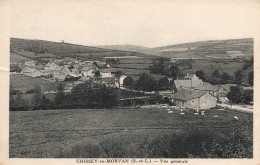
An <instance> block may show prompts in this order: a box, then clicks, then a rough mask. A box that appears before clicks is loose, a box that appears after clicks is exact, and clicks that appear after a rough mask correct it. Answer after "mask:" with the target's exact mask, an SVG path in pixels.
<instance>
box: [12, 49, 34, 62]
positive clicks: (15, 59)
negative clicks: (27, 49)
mask: <svg viewBox="0 0 260 165" xmlns="http://www.w3.org/2000/svg"><path fill="white" fill-rule="evenodd" d="M30 60H32V59H30V58H28V57H24V56H21V55H19V54H17V53H12V52H11V53H10V62H11V63H24V62H25V61H30Z"/></svg>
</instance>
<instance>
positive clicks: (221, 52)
mask: <svg viewBox="0 0 260 165" xmlns="http://www.w3.org/2000/svg"><path fill="white" fill-rule="evenodd" d="M253 44H254V43H253V39H252V38H244V39H230V40H211V41H201V42H190V43H183V44H176V45H168V46H162V47H155V48H146V47H140V46H136V45H103V46H97V47H101V48H107V49H117V50H125V51H135V52H139V53H144V54H149V55H157V56H163V57H169V58H174V57H175V58H185V57H186V58H187V57H189V58H203V59H205V58H206V59H207V58H220V59H230V58H235V57H237V56H243V57H245V58H248V57H249V58H250V56H253V49H254V48H253Z"/></svg>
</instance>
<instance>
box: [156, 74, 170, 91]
mask: <svg viewBox="0 0 260 165" xmlns="http://www.w3.org/2000/svg"><path fill="white" fill-rule="evenodd" d="M158 88H159V89H161V90H165V89H169V80H168V78H167V77H164V78H161V79H160V80H159V81H158Z"/></svg>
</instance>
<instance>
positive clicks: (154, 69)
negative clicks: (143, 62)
mask: <svg viewBox="0 0 260 165" xmlns="http://www.w3.org/2000/svg"><path fill="white" fill-rule="evenodd" d="M152 62H153V64H152V65H150V70H151V73H154V74H162V75H168V74H169V72H168V66H169V63H170V59H169V58H163V57H160V58H154V59H153V60H152Z"/></svg>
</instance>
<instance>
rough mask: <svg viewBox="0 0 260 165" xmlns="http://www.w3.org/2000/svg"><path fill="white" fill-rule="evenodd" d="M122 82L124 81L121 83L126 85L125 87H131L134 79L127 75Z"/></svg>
mask: <svg viewBox="0 0 260 165" xmlns="http://www.w3.org/2000/svg"><path fill="white" fill-rule="evenodd" d="M123 82H124V83H123V84H124V86H126V87H132V85H133V82H134V80H133V78H132V77H130V76H127V77H126V78H125V79H124V81H123Z"/></svg>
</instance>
